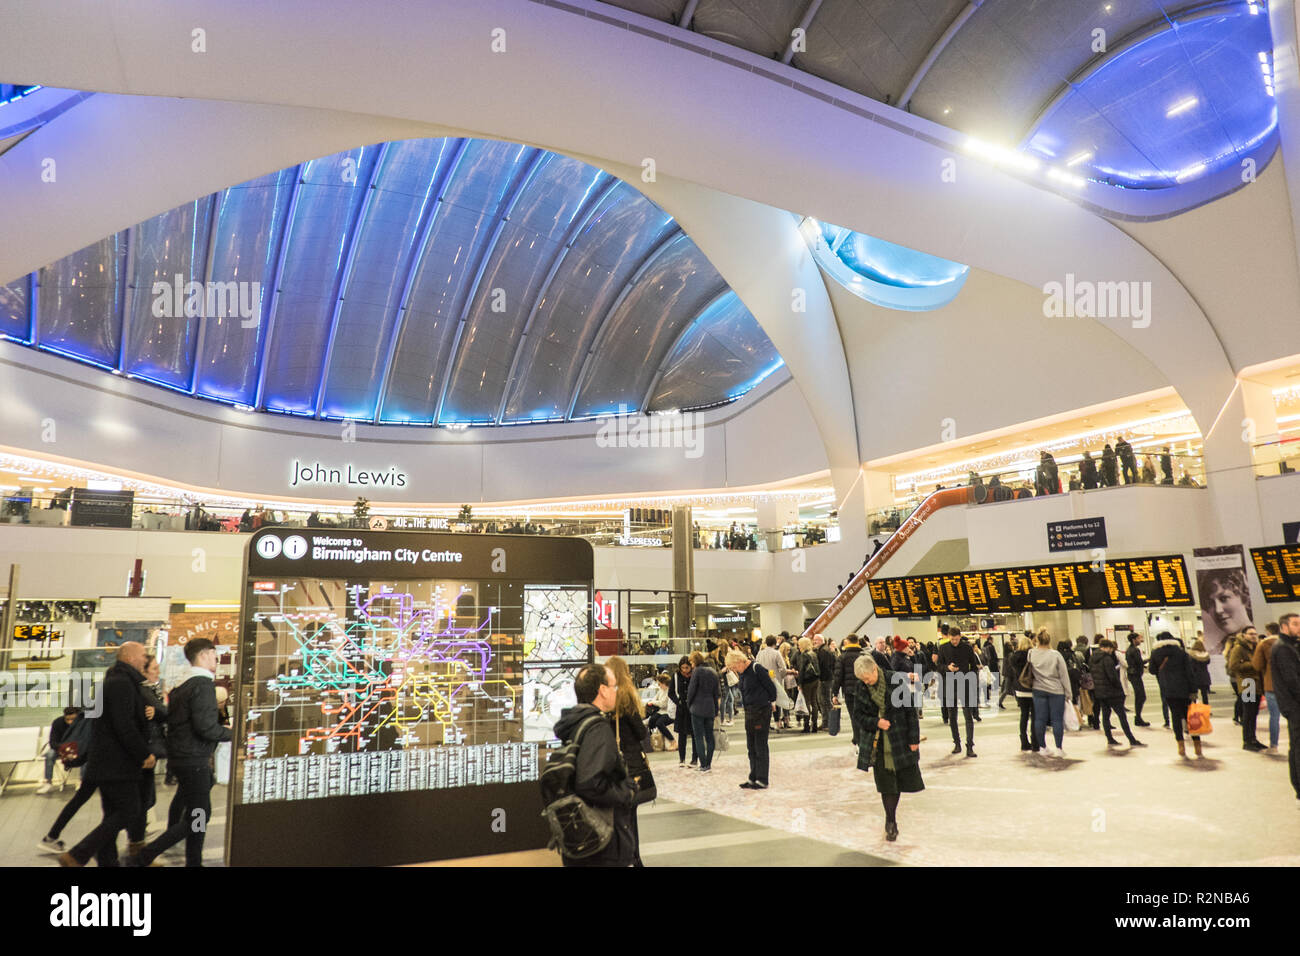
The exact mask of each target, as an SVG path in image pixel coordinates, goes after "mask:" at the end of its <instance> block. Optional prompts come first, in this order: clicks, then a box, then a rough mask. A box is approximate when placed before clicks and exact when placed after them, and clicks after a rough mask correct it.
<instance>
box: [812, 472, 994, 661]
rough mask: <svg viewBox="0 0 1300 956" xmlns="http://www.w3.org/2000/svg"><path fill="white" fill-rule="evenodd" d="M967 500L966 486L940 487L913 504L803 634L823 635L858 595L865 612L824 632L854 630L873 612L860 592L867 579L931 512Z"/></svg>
mask: <svg viewBox="0 0 1300 956" xmlns="http://www.w3.org/2000/svg"><path fill="white" fill-rule="evenodd" d="M969 501H970V489H969V488H944V489H943V490H942V491H935V492H932V493H931V494H930V495H929V496H927V497H926V499H925V500H924V501H922V502H921V503H920V505H918V506H917V508H916V510H915V511H913V512H912V514H911V515H910V516H909V517H908V519H907V520H906V521H904V522H903V523H902V524H901V525H900V526H899V528H898V530H897V531H895V532H894V533H893V534H891V535H890V536H889V537H888V538H886V539H885V543H884V545H883V546H882V547H881V548H880V550H879V551H877V552H876V553H875V554H873V555H872V556H871V558H870V559H869V560H868V561H867V563H866V564H865V565H863V567H862V569H861V570H860V571H858V573H857V574H855V575H854V576H853V578H852V579H851V580H850V581H849V583H848V584H846V585H845V586H844V590H842V591H841V592H840V593H839V594H837V595H836V596H835V599H834V600H833V601H831V603H830V604H828V605H827V606H826V610H824V611H822V612H821V614H819V615H818V616H817V619H816V620H815V621H813V622H812V624H811V625H809V627H808V628H807V629H805V631H804V636H805V637H812V636H813V635H814V634H827V630H828V629H829V628H830V627H831V625H832V624H833V623H834V622H835V620H836V619H837V618H839V617H840V616H841V615H843V614H846V613H850V612H849V608H850V606H851V605H854V604H855V599H856V598H857V597H858V596H859V595H862V597H863V598H864V600H866V601H867V604H866V614H865V616H864V617H862V620H861V621H860V622H859V623H858V624H857V626H856V627H855V628H852V629H846V628H844V627H843V626H841V627H839V628H836V633H834V634H828V635H827V636H830V637H838V636H839V635H838V632H840V631H843V633H845V634H848V633H850V631H851V630H857V629H858V628H860V627H861V626H862V625H863V624H865V623H866V622H867V621H869V620H870V619H871V617H872V614H873V613H874V612H873V611H872V610H871V604H870V596H869V595H867V594H865V593H864V592H865V591H866V589H867V582H868V581H869V580H871V579H872V578H873V577H875V576H876V575H877V574H878V573H879V572H880V570H881V569H882V568H883V567H884V566H885V564H886V563H887V562H888V561H889V559H890V558H892V557H893V556H894V555H895V554H897V553H898V551H899V549H900V548H902V547H903V545H905V544H906V543H907V542H908V540H909V539H910V538H911V537H912V536H913V535H914V534H916V532H917V531H918V530H919V529H920V528H921V526H922V525H923V524H925V522H926V521H927V520H928V519H929V518H930V517H931V516H932V515H934V513H935V512H937V511H939V510H941V509H943V508H948V507H951V506H953V505H965V504H968V503H969Z"/></svg>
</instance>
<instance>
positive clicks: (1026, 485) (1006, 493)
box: [867, 448, 1300, 535]
mask: <svg viewBox="0 0 1300 956" xmlns="http://www.w3.org/2000/svg"><path fill="white" fill-rule="evenodd" d="M1297 451H1298V452H1300V448H1298V449H1297ZM1147 457H1148V456H1138V460H1137V468H1136V469H1135V470H1133V471H1132V472H1129V471H1127V470H1125V469H1123V468H1122V467H1120V466H1119V465H1118V464H1117V465H1116V473H1115V475H1114V478H1115V481H1114V482H1113V483H1109V482H1108V479H1109V478H1110V477H1111V476H1110V475H1109V474H1106V473H1103V470H1102V467H1101V459H1100V457H1097V458H1094V459H1093V461H1094V462H1095V463H1096V465H1097V483H1096V486H1095V487H1093V488H1084V487H1083V478H1082V475H1081V473H1080V462H1078V461H1072V462H1069V463H1066V464H1059V465H1057V469H1056V482H1055V484H1053V483H1052V482H1051V480H1050V477H1049V475H1048V474H1046V473H1045V472H1044V470H1043V469H1037V470H1034V471H1028V472H1026V471H1024V470H1023V469H1017V470H1015V471H1002V472H981V473H979V474H978V475H974V476H972V477H971V478H969V479H968V480H967V481H966V482H965V483H964V485H951V484H950V485H948V486H947V487H949V488H951V487H965V488H967V489H969V492H970V499H969V503H970V504H973V505H974V504H990V503H993V502H999V501H1023V500H1026V499H1028V498H1041V497H1045V496H1047V495H1053V494H1062V493H1064V492H1069V491H1083V492H1085V493H1091V492H1093V491H1098V492H1100V491H1105V490H1107V489H1109V488H1118V487H1126V486H1128V485H1149V486H1151V485H1154V486H1165V487H1174V486H1177V487H1185V488H1203V487H1204V486H1205V459H1204V458H1203V457H1202V456H1200V455H1170V456H1168V458H1169V460H1168V462H1167V463H1166V462H1162V461H1161V457H1162V456H1156V455H1152V456H1150V458H1151V459H1153V460H1152V461H1151V462H1150V466H1149V467H1144V466H1145V465H1147V464H1148V463H1147V461H1146V459H1147ZM1166 465H1167V467H1165V466H1166ZM1129 479H1132V480H1129ZM1090 483H1091V482H1090ZM935 490H937V489H936V488H931V487H928V486H927V489H926V493H927V494H928V493H929V492H931V491H935ZM924 497H925V496H924V495H920V494H918V495H914V496H910V497H908V498H905V499H903V500H902V501H900V502H899V503H898V504H896V505H895V506H894V507H892V508H880V509H877V510H875V511H872V512H870V513H868V515H867V531H868V533H869V534H872V535H880V534H891V533H892V532H894V531H897V530H898V528H899V527H900V526H901V525H902V523H903V522H904V521H906V520H907V519H908V518H909V517H910V516H911V514H912V512H913V511H915V510H916V508H917V506H918V505H919V504H920V503H921V501H923V500H924Z"/></svg>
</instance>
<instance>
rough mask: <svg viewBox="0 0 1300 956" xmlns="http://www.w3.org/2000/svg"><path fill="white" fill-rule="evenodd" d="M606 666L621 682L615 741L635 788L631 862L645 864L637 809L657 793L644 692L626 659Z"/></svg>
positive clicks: (615, 660)
mask: <svg viewBox="0 0 1300 956" xmlns="http://www.w3.org/2000/svg"><path fill="white" fill-rule="evenodd" d="M605 667H606V669H607V670H609V671H610V672H611V673H612V674H613V675H614V677H615V679H616V680H617V681H618V691H617V693H616V695H615V698H614V740H615V741H616V742H617V744H618V749H619V752H620V753H622V755H623V763H624V764H625V765H626V766H627V776H628V779H629V780H631V781H632V786H633V787H635V788H636V799H635V802H634V803H633V804H632V810H631V814H632V820H631V827H632V836H633V837H634V838H635V843H634V845H635V846H636V848H637V851H636V857H635V858H634V859H633V860H632V865H633V866H645V864H644V863H642V862H641V833H640V831H639V830H638V828H637V822H636V808H637V807H638V806H640V805H641V804H643V803H649V802H650V801H651V800H653V799H654V798H655V797H656V796H657V791H656V789H655V778H654V774H652V773H651V772H650V763H649V761H648V760H647V759H646V754H648V753H649V752H650V731H648V730H646V726H645V722H644V721H643V720H642V719H641V718H642V717H643V716H644V713H645V711H644V710H642V705H641V695H640V694H639V693H637V689H636V682H635V681H633V680H632V674H631V672H630V671H629V670H628V667H627V661H625V660H623V658H621V657H611V658H610V659H609V660H607V661H605Z"/></svg>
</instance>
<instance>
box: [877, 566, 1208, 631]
mask: <svg viewBox="0 0 1300 956" xmlns="http://www.w3.org/2000/svg"><path fill="white" fill-rule="evenodd" d="M867 587H868V588H869V589H870V592H871V602H872V604H873V605H874V606H875V611H876V616H877V617H903V616H907V615H914V614H992V613H1001V614H1009V613H1018V612H1021V611H1063V610H1074V609H1083V608H1124V607H1180V606H1188V605H1190V604H1192V603H1193V602H1192V592H1191V587H1190V585H1189V584H1188V578H1187V567H1186V564H1185V563H1184V561H1183V556H1182V555H1181V554H1172V555H1164V556H1160V557H1153V558H1113V559H1110V560H1107V561H1105V562H1104V563H1100V564H1097V565H1092V564H1046V565H1039V566H1037V567H1023V568H999V569H997V570H992V571H961V572H957V573H954V574H923V575H915V576H912V577H905V578H880V579H874V580H871V581H868V582H867Z"/></svg>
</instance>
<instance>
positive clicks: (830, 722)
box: [826, 707, 841, 737]
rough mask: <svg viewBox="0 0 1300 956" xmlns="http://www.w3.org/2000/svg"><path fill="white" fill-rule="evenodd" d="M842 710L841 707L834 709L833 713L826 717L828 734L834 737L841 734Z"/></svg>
mask: <svg viewBox="0 0 1300 956" xmlns="http://www.w3.org/2000/svg"><path fill="white" fill-rule="evenodd" d="M840 710H841V708H839V707H832V708H831V712H830V713H829V714H827V715H826V733H828V734H830V735H831V736H832V737H836V736H839V732H840Z"/></svg>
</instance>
